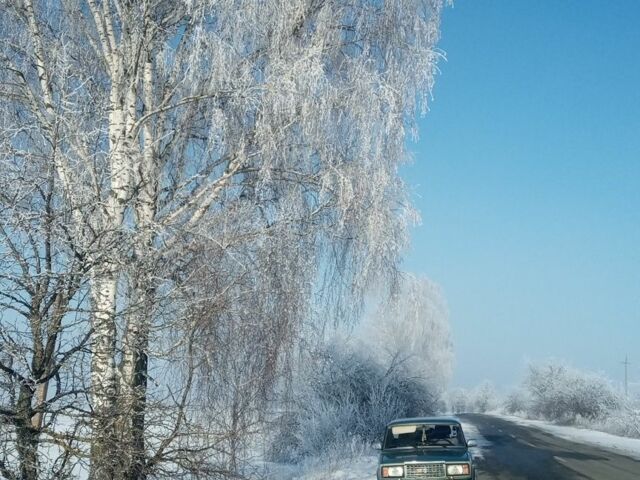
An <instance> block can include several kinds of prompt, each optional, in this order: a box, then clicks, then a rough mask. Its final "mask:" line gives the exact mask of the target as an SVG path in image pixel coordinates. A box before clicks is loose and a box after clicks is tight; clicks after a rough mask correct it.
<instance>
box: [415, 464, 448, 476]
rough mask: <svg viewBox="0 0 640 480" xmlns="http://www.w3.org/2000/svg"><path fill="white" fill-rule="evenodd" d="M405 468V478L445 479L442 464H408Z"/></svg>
mask: <svg viewBox="0 0 640 480" xmlns="http://www.w3.org/2000/svg"><path fill="white" fill-rule="evenodd" d="M405 467H406V474H405V478H411V479H423V478H446V475H445V473H444V463H409V464H406V465H405Z"/></svg>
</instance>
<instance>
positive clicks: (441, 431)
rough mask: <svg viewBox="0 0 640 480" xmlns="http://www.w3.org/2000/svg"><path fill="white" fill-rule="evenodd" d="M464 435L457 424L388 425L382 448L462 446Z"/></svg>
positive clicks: (463, 444)
mask: <svg viewBox="0 0 640 480" xmlns="http://www.w3.org/2000/svg"><path fill="white" fill-rule="evenodd" d="M462 446H465V441H464V435H463V434H462V429H461V428H460V426H459V425H454V424H451V425H449V424H433V425H430V424H424V425H401V426H400V425H399V426H395V427H393V426H392V427H389V428H388V429H387V433H386V435H385V442H384V448H385V449H392V448H408V447H413V448H418V447H462Z"/></svg>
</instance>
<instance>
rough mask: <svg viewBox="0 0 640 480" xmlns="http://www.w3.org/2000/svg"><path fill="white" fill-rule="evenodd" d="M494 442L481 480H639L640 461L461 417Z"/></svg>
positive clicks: (481, 462)
mask: <svg viewBox="0 0 640 480" xmlns="http://www.w3.org/2000/svg"><path fill="white" fill-rule="evenodd" d="M459 417H460V418H461V419H462V421H463V422H465V421H468V422H469V423H472V424H474V425H475V426H476V427H477V428H478V430H479V432H480V434H481V435H482V436H483V437H484V438H486V439H487V440H488V441H489V442H491V445H490V446H487V447H483V448H482V454H483V456H484V458H483V459H480V460H479V461H478V474H479V475H478V480H556V479H558V480H560V479H562V480H567V479H569V480H574V479H581V480H584V479H590V480H640V461H638V460H634V459H632V458H629V457H624V456H621V455H616V454H615V453H612V452H609V451H607V450H602V449H598V448H595V447H591V446H588V445H582V444H579V443H573V442H569V441H567V440H563V439H561V438H558V437H554V436H552V435H550V434H548V433H545V432H543V431H542V430H538V429H536V428H530V427H523V426H520V425H516V424H514V423H511V422H508V421H506V420H502V419H499V418H495V417H491V416H488V415H459Z"/></svg>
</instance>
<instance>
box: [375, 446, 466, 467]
mask: <svg viewBox="0 0 640 480" xmlns="http://www.w3.org/2000/svg"><path fill="white" fill-rule="evenodd" d="M470 461H471V455H470V454H469V452H468V451H467V449H464V448H455V449H453V448H452V449H447V448H438V449H422V450H410V451H407V450H403V451H397V452H395V451H390V450H386V451H384V452H382V453H381V454H380V464H381V465H384V464H387V463H406V462H470Z"/></svg>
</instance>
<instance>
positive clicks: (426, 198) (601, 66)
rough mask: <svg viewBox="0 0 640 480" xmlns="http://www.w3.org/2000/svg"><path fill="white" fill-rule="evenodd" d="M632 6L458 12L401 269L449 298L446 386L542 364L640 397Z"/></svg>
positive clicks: (587, 0)
mask: <svg viewBox="0 0 640 480" xmlns="http://www.w3.org/2000/svg"><path fill="white" fill-rule="evenodd" d="M639 20H640V2H638V1H632V0H628V1H621V0H617V1H607V0H599V1H596V0H566V1H556V0H545V1H525V0H517V1H516V0H499V1H498V0H491V1H489V0H457V1H456V2H455V6H454V7H453V8H448V9H447V10H446V12H445V14H444V18H443V24H442V41H441V44H440V46H441V48H442V49H443V50H444V51H445V52H446V55H447V61H446V62H442V63H441V64H440V69H441V74H440V75H439V76H438V79H437V82H436V87H435V90H434V100H433V102H432V103H431V110H430V112H429V114H428V115H427V116H426V117H425V118H424V119H422V120H421V121H420V140H419V141H418V142H417V143H416V144H412V145H411V146H410V148H411V149H412V151H413V156H414V162H413V163H412V164H411V165H409V166H407V167H406V168H404V170H403V174H404V176H405V178H406V179H407V181H408V182H409V183H410V185H411V187H412V190H413V193H414V199H415V203H416V205H417V207H418V208H419V209H420V211H421V214H422V218H423V224H422V225H421V226H420V227H417V228H415V229H414V230H413V237H412V243H413V247H412V251H411V252H410V253H409V255H408V256H407V260H406V263H405V268H406V269H407V270H410V271H412V272H417V273H422V274H425V275H427V276H428V277H430V278H431V279H433V280H434V281H436V282H437V283H439V284H440V285H441V286H442V288H443V289H444V291H445V294H446V297H447V301H448V304H449V309H450V313H451V322H452V330H453V340H454V343H455V347H456V354H457V365H456V370H455V374H454V379H453V384H454V385H458V386H459V385H461V386H472V385H474V384H476V383H479V382H480V381H481V380H483V379H490V380H492V381H494V383H496V385H498V386H504V387H508V386H510V385H512V384H515V383H516V382H518V381H519V380H520V379H521V376H522V374H523V373H524V368H525V366H526V364H527V362H528V361H536V360H542V359H547V358H549V357H555V358H563V359H567V360H569V361H570V362H571V363H572V364H573V365H574V366H576V367H579V368H584V369H588V370H596V371H600V372H603V373H606V374H607V375H609V376H610V377H611V378H613V379H614V380H616V381H620V380H621V379H622V374H623V369H622V365H621V363H620V362H621V361H622V360H623V359H624V356H625V354H627V353H628V354H629V359H630V361H631V362H632V366H631V370H630V372H631V378H632V380H636V381H640V348H638V346H639V345H640V27H638V21H639Z"/></svg>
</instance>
